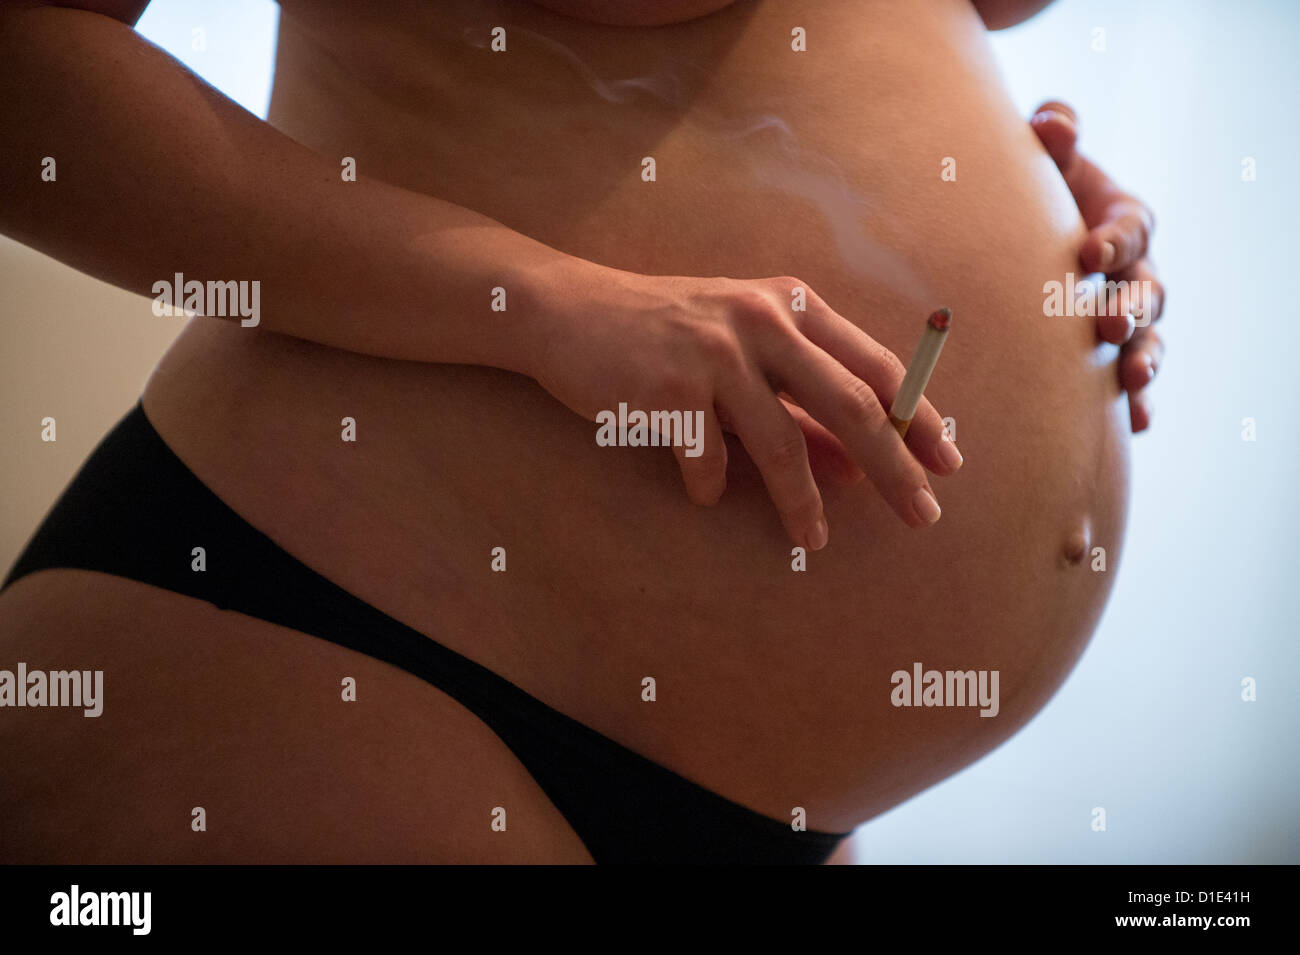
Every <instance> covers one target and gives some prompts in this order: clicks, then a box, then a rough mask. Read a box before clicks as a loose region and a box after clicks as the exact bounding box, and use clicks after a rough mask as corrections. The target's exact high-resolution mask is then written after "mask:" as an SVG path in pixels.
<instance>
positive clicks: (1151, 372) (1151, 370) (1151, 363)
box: [1142, 355, 1156, 384]
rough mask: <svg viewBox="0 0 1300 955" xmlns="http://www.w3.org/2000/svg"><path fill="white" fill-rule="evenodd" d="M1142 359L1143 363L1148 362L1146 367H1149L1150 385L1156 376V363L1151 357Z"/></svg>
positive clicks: (1147, 356)
mask: <svg viewBox="0 0 1300 955" xmlns="http://www.w3.org/2000/svg"><path fill="white" fill-rule="evenodd" d="M1142 359H1143V361H1145V362H1146V366H1147V374H1146V380H1147V383H1148V384H1150V382H1151V380H1152V379H1153V378H1155V376H1156V363H1155V362H1154V361H1152V360H1151V356H1150V355H1143V356H1142Z"/></svg>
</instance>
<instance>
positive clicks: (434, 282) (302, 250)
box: [0, 8, 581, 371]
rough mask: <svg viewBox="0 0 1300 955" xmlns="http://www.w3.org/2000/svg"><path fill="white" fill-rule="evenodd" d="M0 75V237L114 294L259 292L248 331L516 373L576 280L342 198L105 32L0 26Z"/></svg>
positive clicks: (455, 218) (243, 122) (89, 26)
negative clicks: (190, 283) (179, 284)
mask: <svg viewBox="0 0 1300 955" xmlns="http://www.w3.org/2000/svg"><path fill="white" fill-rule="evenodd" d="M0 61H2V62H4V63H6V68H5V70H4V71H3V72H0V128H3V129H4V130H5V135H4V136H3V138H0V190H2V195H3V197H2V199H0V230H3V231H4V232H5V233H7V234H8V235H10V236H12V237H13V238H15V239H18V240H19V241H21V242H24V243H26V244H27V245H30V246H32V247H33V248H36V249H39V250H40V251H42V252H45V253H47V254H49V255H51V256H53V257H55V258H57V259H59V260H61V261H63V262H65V263H67V264H68V265H71V266H73V267H75V268H77V269H80V270H81V271H83V272H86V273H88V274H90V275H93V276H95V277H97V278H101V279H103V280H105V281H108V282H111V283H113V284H114V285H118V286H120V287H122V288H126V289H130V290H133V291H137V292H140V293H141V294H145V295H152V294H153V293H152V287H153V285H154V283H155V282H158V281H166V282H169V283H170V282H171V280H172V277H173V275H174V274H175V273H177V272H180V273H183V274H184V276H185V277H186V279H197V280H199V281H206V280H213V281H231V280H234V281H253V280H256V281H258V282H259V283H260V289H259V290H260V314H261V322H260V327H262V328H264V329H269V330H272V331H277V332H283V333H286V334H290V335H294V336H298V337H301V338H306V339H310V340H312V341H317V342H321V343H323V344H327V345H332V346H335V347H339V348H345V349H348V350H352V351H358V352H364V353H367V354H374V355H381V356H385V357H391V358H402V359H414V360H421V361H441V362H464V363H473V364H485V365H493V366H496V367H501V368H508V369H511V370H516V371H522V370H525V366H526V364H527V361H528V358H529V355H530V354H532V353H534V352H535V351H536V349H537V348H538V346H539V345H540V344H541V340H542V338H544V329H543V328H542V327H541V325H543V324H544V322H545V314H544V313H545V310H546V309H545V303H546V300H547V299H548V296H547V295H546V294H545V293H544V291H543V290H544V289H545V288H546V287H547V286H548V283H550V282H551V281H552V280H551V278H550V276H551V274H552V273H555V272H559V271H563V272H573V271H574V269H575V268H576V267H577V266H579V265H580V264H581V263H578V260H575V259H573V258H572V257H570V256H567V255H564V254H563V253H560V252H557V251H556V250H554V249H551V248H549V247H547V246H545V245H543V244H541V243H539V242H536V241H534V240H532V239H529V238H527V237H526V236H523V235H520V234H519V233H517V232H515V231H513V230H511V229H508V228H506V227H505V226H503V225H502V224H500V223H498V222H496V221H494V220H491V219H488V218H487V217H485V216H482V215H479V214H477V213H475V212H472V211H470V210H467V209H464V208H463V207H460V206H456V205H453V204H451V203H447V202H442V201H440V200H437V199H434V198H431V197H429V196H425V195H421V194H418V193H413V192H409V191H406V190H403V189H399V188H396V187H393V186H390V185H388V184H385V183H382V182H379V181H376V180H368V179H367V178H366V177H365V176H364V175H361V174H359V175H358V177H357V181H355V182H347V181H344V180H343V178H342V176H341V171H342V166H341V161H342V159H343V157H342V156H338V157H325V156H321V155H318V154H316V153H314V152H312V151H311V150H309V149H307V148H305V147H303V146H301V145H299V144H297V143H295V142H294V141H293V140H291V139H289V138H288V137H287V136H284V135H283V134H281V133H279V132H278V131H276V130H274V129H272V128H271V127H270V126H268V125H267V124H266V123H263V122H262V121H260V120H258V119H257V118H256V117H254V116H252V115H251V114H249V113H248V112H246V111H244V110H243V109H241V108H240V107H238V106H237V105H235V104H234V103H232V102H230V101H229V100H227V99H226V98H225V97H223V96H222V95H221V94H219V93H218V92H216V91H215V90H213V89H212V88H211V87H209V86H207V85H206V84H205V83H203V82H202V81H201V80H200V79H198V78H197V77H196V76H194V75H193V74H192V73H190V72H189V71H188V70H186V69H185V68H184V67H182V66H181V65H180V64H178V63H177V62H176V61H175V60H173V59H172V58H171V57H169V56H168V55H167V54H165V53H163V52H162V51H160V50H158V49H157V48H155V47H153V46H151V45H150V44H148V43H147V42H145V41H144V40H143V39H141V38H140V37H139V36H138V35H136V34H135V32H134V31H133V30H132V29H131V28H130V27H129V26H127V25H126V24H124V23H121V22H119V21H117V20H113V19H110V18H109V17H105V16H101V15H99V14H95V13H87V12H84V11H80V10H69V9H52V8H36V9H25V10H19V11H12V10H6V11H5V12H3V13H0ZM45 157H51V158H53V159H54V161H55V163H56V166H55V171H56V175H55V178H54V181H44V180H43V178H42V168H43V160H44V158H45ZM361 172H364V171H361ZM497 286H500V287H503V288H505V289H506V304H507V311H505V312H499V311H493V310H492V308H491V302H492V289H493V288H494V287H497Z"/></svg>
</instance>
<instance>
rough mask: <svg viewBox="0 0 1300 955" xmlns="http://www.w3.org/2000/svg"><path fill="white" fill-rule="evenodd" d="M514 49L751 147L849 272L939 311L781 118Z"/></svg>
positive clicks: (627, 101) (530, 35) (659, 77)
mask: <svg viewBox="0 0 1300 955" xmlns="http://www.w3.org/2000/svg"><path fill="white" fill-rule="evenodd" d="M507 33H508V35H509V36H510V37H511V39H512V42H513V41H515V39H516V38H518V37H523V38H524V39H525V40H526V41H527V42H528V43H529V44H532V45H535V46H536V47H538V48H540V49H542V50H545V51H547V52H548V53H550V54H552V55H553V56H555V57H556V58H557V59H560V60H562V61H564V62H565V63H567V64H568V65H569V67H570V68H571V69H572V70H573V72H574V73H575V74H576V75H577V76H578V77H579V78H580V79H581V80H582V81H583V83H585V84H586V85H587V87H588V88H589V89H591V91H592V92H593V93H595V94H596V95H597V96H598V97H600V98H601V99H602V100H604V101H605V102H607V103H610V104H612V105H615V106H626V105H631V104H634V103H637V102H638V101H640V102H652V103H658V104H660V105H663V106H668V107H671V108H675V109H679V110H682V111H683V117H682V121H683V122H690V123H691V124H692V125H695V126H698V127H700V128H702V129H703V130H704V132H705V133H706V134H707V135H710V136H712V137H714V138H715V139H717V140H735V141H745V148H742V149H737V150H736V159H737V160H738V161H739V162H741V163H742V164H743V166H744V168H745V170H746V171H747V172H748V175H749V176H750V178H751V179H752V180H753V181H754V182H755V183H756V184H758V185H760V186H761V187H763V188H765V189H768V190H771V191H773V192H779V193H786V194H789V195H794V196H798V197H800V198H802V199H805V200H807V201H808V202H809V203H811V204H812V205H813V206H814V207H815V208H816V209H817V211H818V212H819V213H820V214H821V216H822V218H823V219H824V220H825V222H826V224H827V226H828V227H829V228H830V233H831V236H832V237H833V239H834V241H835V245H836V247H837V249H838V251H839V255H840V258H841V260H842V262H843V264H844V265H845V266H846V267H847V268H849V269H850V270H852V271H853V272H855V273H856V274H858V275H861V276H863V277H866V278H869V279H871V280H873V281H874V282H877V283H882V284H886V283H887V284H888V286H889V287H890V288H891V289H892V290H893V291H894V292H896V293H899V294H901V295H903V296H905V297H906V298H907V299H908V300H910V301H912V302H913V303H914V304H915V305H916V308H917V310H918V312H924V311H928V310H930V309H932V308H933V307H934V305H933V303H934V301H935V294H934V292H933V290H931V289H930V288H929V286H928V285H927V284H926V283H925V282H924V281H923V280H922V279H921V277H920V276H919V275H918V274H917V273H916V270H915V269H914V268H912V266H911V265H910V264H909V263H908V262H907V260H906V259H904V258H903V256H901V255H899V254H898V253H897V252H895V251H894V250H893V249H891V248H889V247H888V246H887V245H885V244H883V243H882V242H880V241H878V240H877V239H875V238H873V237H872V236H871V234H870V233H869V232H868V230H867V228H866V225H865V223H866V222H867V221H869V219H870V218H871V216H872V202H871V200H870V199H868V198H867V197H865V196H863V195H862V194H861V193H860V192H858V191H857V190H855V189H854V188H853V187H852V186H851V184H850V183H849V180H848V177H846V176H845V175H844V173H843V171H842V170H841V169H840V168H839V166H837V165H836V164H835V162H834V161H832V160H831V159H830V158H829V157H826V156H823V155H821V154H819V153H816V152H814V151H812V150H809V149H807V148H805V147H804V146H803V145H802V144H801V143H800V142H799V137H798V136H797V135H795V133H794V131H793V130H792V129H791V128H790V126H789V124H788V123H786V122H785V121H784V120H783V119H781V117H780V116H778V115H776V114H775V113H760V114H758V115H756V116H754V117H752V118H748V119H746V120H743V121H737V120H736V119H734V118H729V117H723V116H719V115H717V114H716V111H709V110H703V109H699V108H693V109H689V110H688V109H687V105H688V104H687V97H686V93H685V90H684V89H683V84H682V82H681V80H680V78H679V77H678V75H677V74H675V73H669V72H658V73H653V74H650V75H648V76H636V77H628V78H622V79H613V80H608V79H603V78H602V77H600V76H598V75H597V74H596V72H595V71H594V70H593V69H592V68H591V66H590V65H589V64H587V63H586V62H585V61H584V60H583V59H582V58H581V57H579V56H578V54H577V53H575V52H574V51H573V50H571V49H569V48H568V47H567V46H565V45H563V44H562V43H558V42H557V41H555V40H552V39H551V38H550V37H546V36H542V35H541V34H539V33H537V32H535V31H533V30H529V29H526V28H524V27H518V26H515V27H509V28H508V29H507ZM464 37H465V41H466V42H467V43H469V44H470V45H472V46H474V47H476V48H479V49H486V48H487V47H488V45H489V44H490V42H491V39H490V36H489V35H488V34H487V32H486V31H485V30H483V29H476V28H473V27H471V28H468V29H466V30H465V32H464Z"/></svg>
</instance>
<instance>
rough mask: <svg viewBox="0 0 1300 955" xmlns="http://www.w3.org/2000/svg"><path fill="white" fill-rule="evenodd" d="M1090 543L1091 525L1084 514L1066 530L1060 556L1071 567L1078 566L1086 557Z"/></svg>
mask: <svg viewBox="0 0 1300 955" xmlns="http://www.w3.org/2000/svg"><path fill="white" fill-rule="evenodd" d="M1091 543H1092V525H1091V522H1090V521H1089V520H1088V517H1087V515H1086V514H1085V515H1084V516H1082V517H1080V518H1079V519H1078V520H1076V521H1074V522H1073V523H1072V524H1071V525H1070V526H1069V527H1068V528H1067V530H1066V532H1065V537H1064V540H1063V543H1062V544H1061V556H1062V557H1064V558H1065V562H1066V563H1067V564H1069V565H1071V566H1073V565H1076V564H1080V563H1082V562H1083V559H1084V558H1085V557H1087V556H1088V547H1089V545H1090V544H1091Z"/></svg>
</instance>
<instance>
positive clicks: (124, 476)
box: [0, 402, 847, 864]
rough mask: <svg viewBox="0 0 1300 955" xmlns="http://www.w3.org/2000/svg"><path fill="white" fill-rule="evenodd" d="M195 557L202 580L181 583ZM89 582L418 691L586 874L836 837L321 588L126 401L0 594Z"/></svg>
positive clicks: (767, 856) (756, 859) (735, 856)
mask: <svg viewBox="0 0 1300 955" xmlns="http://www.w3.org/2000/svg"><path fill="white" fill-rule="evenodd" d="M196 543H202V545H203V547H204V549H205V552H206V561H207V569H206V571H204V572H202V573H199V572H195V571H192V570H191V569H190V563H191V560H192V558H191V556H190V554H191V550H192V548H193V547H194V546H195V544H196ZM47 568H78V569H83V570H93V571H101V572H103V573H106V574H114V575H116V576H119V577H126V578H129V579H131V580H137V581H140V582H142V583H146V584H152V585H153V586H155V587H162V588H164V589H166V590H171V591H174V592H176V593H179V594H185V595H187V596H190V597H195V598H197V599H199V600H206V601H208V602H210V603H212V604H215V605H216V606H217V607H220V608H222V609H224V610H234V611H238V612H239V613H243V614H247V615H248V616H250V617H256V618H258V619H261V620H266V621H268V622H270V623H274V624H279V625H280V626H284V627H289V628H291V629H293V630H299V631H301V632H303V633H308V634H311V635H313V636H316V637H320V638H321V639H323V640H329V641H331V642H333V643H337V644H339V645H341V646H344V647H347V648H348V649H350V650H356V651H357V652H359V653H364V654H366V655H368V656H371V657H375V658H376V659H379V660H383V661H385V662H387V663H390V664H392V665H393V666H397V667H401V668H402V669H403V670H406V671H407V672H408V673H412V674H414V675H415V676H418V677H420V678H421V679H423V680H427V681H428V682H429V683H432V684H433V685H434V686H436V687H437V688H438V689H440V690H442V691H443V692H444V693H446V694H448V695H449V696H451V697H452V698H454V699H456V700H457V701H459V702H460V703H461V704H462V705H463V706H465V708H466V709H468V710H469V711H470V712H472V713H473V714H474V715H475V716H477V717H478V718H479V719H481V720H482V721H483V722H484V723H486V724H487V725H488V726H490V727H491V728H492V730H493V731H494V732H495V733H496V734H497V736H499V737H500V738H501V739H502V741H503V742H504V743H505V744H506V746H508V747H509V748H510V750H511V752H513V753H514V755H515V756H516V757H517V758H518V759H519V761H520V762H521V763H523V765H524V766H525V768H527V770H528V772H529V773H530V774H531V775H532V777H533V778H534V779H535V780H536V781H537V783H538V785H539V786H540V787H541V788H542V790H543V791H544V792H545V793H546V795H547V796H548V797H549V798H550V800H551V802H552V803H554V804H555V807H556V809H558V810H559V812H560V813H561V814H562V815H563V816H564V818H565V819H566V820H568V823H569V825H570V826H572V827H573V830H574V832H576V833H577V835H578V837H579V838H580V839H581V840H582V842H583V844H584V845H585V846H586V847H587V850H588V851H589V852H590V853H591V855H592V858H593V859H595V861H596V862H600V863H611V862H614V863H622V862H662V863H785V864H789V863H820V862H824V861H825V860H826V859H827V857H829V856H830V854H831V853H832V852H833V851H834V850H835V847H836V846H837V845H838V844H839V843H840V841H841V840H842V839H844V837H845V836H846V835H847V833H838V834H837V833H827V832H815V831H805V832H798V831H795V830H793V829H792V828H791V826H790V825H789V824H787V823H783V822H779V821H778V820H775V819H771V818H769V817H767V816H764V815H761V814H760V813H757V812H754V811H753V810H751V809H749V808H747V807H745V806H741V805H739V804H738V803H734V802H732V801H731V800H729V799H725V798H723V797H722V796H719V795H717V794H716V793H713V792H710V791H709V790H707V789H705V788H703V787H702V786H699V785H697V784H695V783H693V782H691V781H690V780H688V779H686V778H684V777H682V776H679V775H678V774H676V773H674V772H672V771H671V770H668V769H665V768H664V767H663V766H660V765H659V764H658V763H654V762H651V761H650V760H648V759H646V758H645V757H644V756H640V755H638V754H637V753H634V752H633V751H632V750H630V749H628V748H627V747H625V746H622V745H620V744H618V743H616V742H614V741H613V740H611V739H610V738H609V737H607V736H602V735H601V734H600V733H597V732H596V731H595V730H593V729H591V728H590V727H588V726H584V725H583V724H582V723H579V722H577V721H576V720H573V719H570V718H569V717H567V716H565V715H564V714H563V713H560V712H559V711H557V710H554V709H551V707H549V706H547V705H546V704H544V703H542V702H541V701H540V700H538V699H536V698H534V697H532V696H529V695H528V694H527V693H525V692H524V691H523V690H521V689H520V688H519V687H517V686H515V685H514V684H513V683H511V682H509V681H508V680H505V679H503V678H502V677H500V676H498V675H497V674H495V673H493V672H492V671H491V670H488V669H486V668H484V667H482V666H480V665H479V664H477V663H475V662H474V661H472V660H470V659H468V658H466V657H463V656H461V655H460V654H459V653H456V652H455V651H453V650H450V649H448V648H447V647H444V646H442V645H441V644H438V643H435V642H434V641H433V640H431V639H429V638H428V637H427V636H425V635H424V634H422V633H419V632H417V631H416V630H413V629H411V628H410V627H408V626H406V625H405V624H402V623H399V622H398V621H396V620H394V619H393V618H392V617H389V616H388V615H387V614H384V613H382V612H381V611H379V610H377V609H375V608H374V607H372V606H370V605H369V604H367V603H364V602H363V601H361V600H359V599H357V598H356V597H354V596H353V595H352V594H350V593H348V592H347V591H346V590H343V589H342V588H340V587H338V586H336V585H335V584H332V583H330V581H328V580H326V579H325V578H324V577H322V576H321V575H320V574H317V573H316V572H315V571H313V570H312V569H311V568H309V567H307V566H306V565H304V564H302V563H300V562H299V561H298V560H296V559H295V558H293V557H291V556H290V555H289V554H288V553H286V552H285V551H284V550H283V549H281V548H280V547H279V546H277V545H276V544H275V543H274V542H272V541H271V539H270V538H269V537H267V536H266V535H265V534H263V533H262V532H261V531H259V530H257V528H255V527H253V526H252V525H251V524H249V523H248V522H247V521H245V520H244V519H243V518H242V517H240V516H239V515H238V514H236V513H235V512H234V511H232V510H231V509H230V508H229V507H227V506H226V504H225V503H223V502H222V501H221V499H220V498H218V497H217V496H216V495H215V494H213V493H212V491H210V490H209V489H208V488H207V486H206V485H204V484H203V482H202V481H200V480H199V479H198V478H197V477H196V476H195V475H194V473H193V472H192V471H190V469H189V468H187V467H186V466H185V464H184V463H183V462H182V461H181V460H180V459H179V458H178V457H176V455H175V454H173V453H172V450H171V449H170V448H169V447H167V445H166V444H165V443H164V442H163V440H162V437H161V436H160V435H159V434H158V432H157V431H155V430H154V428H153V426H152V425H151V424H150V423H149V419H148V418H146V417H145V413H144V408H143V407H142V406H141V405H140V403H139V402H137V403H136V405H135V407H134V408H132V409H131V411H130V412H129V413H128V414H127V415H126V417H124V418H123V419H122V420H121V421H120V422H119V423H118V424H117V426H116V427H114V429H113V430H112V431H110V432H109V433H108V435H107V436H105V438H104V439H103V440H102V441H101V442H100V443H99V446H98V447H97V448H96V449H95V451H94V453H93V454H91V456H90V458H89V459H88V460H87V461H86V463H85V464H84V465H83V466H82V468H81V470H80V471H79V472H78V474H77V476H76V477H75V478H74V479H73V481H72V483H71V484H70V485H69V486H68V488H67V490H65V491H64V492H63V495H62V497H60V498H59V500H58V501H57V502H56V503H55V505H54V507H53V508H52V509H51V511H50V513H49V514H48V515H47V516H46V518H45V520H44V521H43V522H42V524H41V526H40V527H39V528H38V529H37V531H36V534H35V536H34V537H33V538H32V540H31V541H30V543H28V545H27V548H26V550H24V551H23V553H22V555H21V556H20V557H19V558H18V562H17V564H15V565H14V568H13V569H12V570H11V571H10V573H9V576H8V578H6V580H5V582H4V584H3V586H0V590H3V589H4V588H5V587H8V586H9V585H10V584H11V583H13V582H14V581H15V580H18V579H19V578H21V577H24V576H26V575H27V574H31V573H35V572H36V571H38V570H43V569H47Z"/></svg>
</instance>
